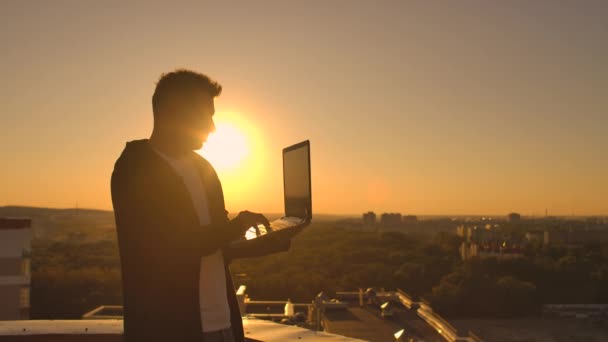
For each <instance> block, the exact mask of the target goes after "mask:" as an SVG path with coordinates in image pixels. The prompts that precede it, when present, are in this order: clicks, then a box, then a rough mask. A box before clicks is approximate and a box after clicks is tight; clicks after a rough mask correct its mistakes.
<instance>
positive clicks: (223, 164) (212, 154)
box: [199, 122, 250, 171]
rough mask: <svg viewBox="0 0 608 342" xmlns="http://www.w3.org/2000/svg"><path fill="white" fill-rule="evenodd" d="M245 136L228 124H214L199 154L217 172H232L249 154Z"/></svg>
mask: <svg viewBox="0 0 608 342" xmlns="http://www.w3.org/2000/svg"><path fill="white" fill-rule="evenodd" d="M249 145H250V144H249V142H248V141H247V138H246V136H245V134H244V133H243V132H242V131H241V130H239V128H238V127H237V126H236V125H235V124H233V123H230V122H219V123H217V124H216V127H215V132H213V133H211V134H210V135H209V137H208V138H207V142H205V144H204V145H203V148H202V149H200V150H199V153H200V154H201V155H203V156H204V157H205V158H206V159H207V160H208V161H209V162H210V163H211V165H213V167H214V168H215V169H216V170H218V171H234V170H235V169H236V168H237V167H238V166H239V165H240V164H241V163H242V162H243V160H244V159H245V158H247V156H248V155H249V153H250V149H249Z"/></svg>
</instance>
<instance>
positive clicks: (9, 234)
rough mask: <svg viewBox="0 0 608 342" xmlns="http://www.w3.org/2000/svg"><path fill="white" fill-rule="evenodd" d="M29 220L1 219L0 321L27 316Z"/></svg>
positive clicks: (28, 304) (28, 294) (25, 317)
mask: <svg viewBox="0 0 608 342" xmlns="http://www.w3.org/2000/svg"><path fill="white" fill-rule="evenodd" d="M31 223H32V221H31V220H30V219H23V218H0V303H1V305H0V320H19V319H29V313H30V240H31V234H32V232H31Z"/></svg>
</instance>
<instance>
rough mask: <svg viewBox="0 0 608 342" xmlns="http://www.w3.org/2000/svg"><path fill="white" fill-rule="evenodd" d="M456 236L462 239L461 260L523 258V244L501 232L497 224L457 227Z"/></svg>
mask: <svg viewBox="0 0 608 342" xmlns="http://www.w3.org/2000/svg"><path fill="white" fill-rule="evenodd" d="M456 235H458V236H460V237H461V238H462V243H461V245H460V248H459V251H460V257H461V258H462V260H470V259H471V258H475V257H478V258H482V259H483V258H498V259H512V258H519V257H522V256H523V252H522V245H523V242H522V241H520V240H517V239H513V237H512V236H511V234H509V233H505V232H503V231H502V229H501V226H500V225H498V224H490V223H486V224H483V225H480V226H477V225H474V226H467V225H459V226H457V227H456Z"/></svg>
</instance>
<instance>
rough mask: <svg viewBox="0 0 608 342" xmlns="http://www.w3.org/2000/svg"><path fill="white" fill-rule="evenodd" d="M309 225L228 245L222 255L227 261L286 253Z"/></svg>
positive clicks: (305, 224)
mask: <svg viewBox="0 0 608 342" xmlns="http://www.w3.org/2000/svg"><path fill="white" fill-rule="evenodd" d="M308 225H309V223H308V222H307V223H304V224H302V225H300V226H298V227H296V228H290V229H286V230H282V231H278V232H275V233H270V234H268V235H265V236H262V237H258V238H255V239H253V240H249V241H241V242H239V243H238V244H234V245H233V244H230V245H228V246H227V247H226V248H224V250H223V253H224V255H225V256H226V258H227V259H228V260H231V259H239V258H254V257H260V256H264V255H268V254H273V253H278V252H286V251H288V250H289V249H290V248H291V240H292V239H293V238H294V237H295V236H296V235H297V234H299V233H300V232H301V231H302V230H303V229H304V228H305V227H306V226H308Z"/></svg>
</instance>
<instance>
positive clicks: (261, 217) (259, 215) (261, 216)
mask: <svg viewBox="0 0 608 342" xmlns="http://www.w3.org/2000/svg"><path fill="white" fill-rule="evenodd" d="M258 220H259V222H260V223H261V224H263V225H264V226H266V227H270V222H268V219H267V218H266V217H265V216H264V215H262V214H258Z"/></svg>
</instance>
